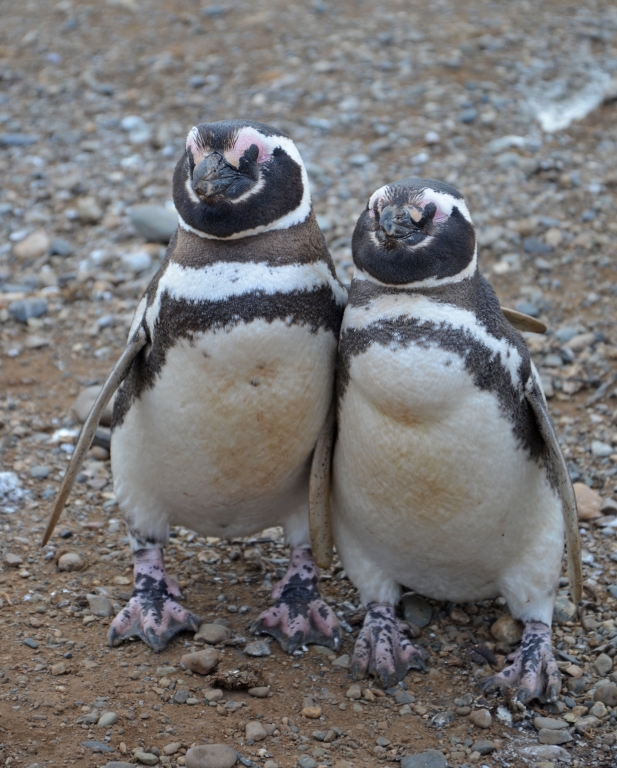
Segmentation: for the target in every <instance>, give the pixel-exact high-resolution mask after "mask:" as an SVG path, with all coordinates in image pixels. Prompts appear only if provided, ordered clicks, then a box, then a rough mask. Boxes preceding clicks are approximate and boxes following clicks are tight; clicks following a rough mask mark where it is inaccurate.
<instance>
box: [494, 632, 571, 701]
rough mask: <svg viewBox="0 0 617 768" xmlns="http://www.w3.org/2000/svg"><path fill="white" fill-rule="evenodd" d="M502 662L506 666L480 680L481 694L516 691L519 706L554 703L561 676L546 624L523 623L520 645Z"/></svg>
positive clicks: (559, 688)
mask: <svg viewBox="0 0 617 768" xmlns="http://www.w3.org/2000/svg"><path fill="white" fill-rule="evenodd" d="M506 662H507V663H508V666H506V667H504V669H502V670H501V672H498V673H497V674H496V675H492V676H491V677H486V678H484V679H483V680H481V681H480V685H481V687H482V689H483V690H484V691H486V692H488V691H494V690H499V689H502V688H505V687H508V688H516V698H517V699H518V701H520V702H521V703H522V704H528V703H529V702H530V701H532V699H539V700H540V701H556V699H557V695H558V694H559V691H560V690H561V674H560V673H559V670H558V668H557V662H556V661H555V657H554V655H553V648H552V644H551V628H550V627H549V626H548V625H546V624H543V623H542V622H541V621H530V622H527V623H526V624H525V630H524V632H523V637H522V639H521V644H520V646H519V647H518V648H517V649H516V651H514V652H513V653H511V654H510V655H509V656H508V657H507V659H506Z"/></svg>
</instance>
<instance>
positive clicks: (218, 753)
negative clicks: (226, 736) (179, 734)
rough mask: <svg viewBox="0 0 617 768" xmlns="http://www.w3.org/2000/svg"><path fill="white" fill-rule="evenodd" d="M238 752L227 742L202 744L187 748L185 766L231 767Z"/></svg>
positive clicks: (191, 767)
mask: <svg viewBox="0 0 617 768" xmlns="http://www.w3.org/2000/svg"><path fill="white" fill-rule="evenodd" d="M237 760H238V753H237V752H236V750H235V749H234V748H233V747H230V746H228V745H227V744H204V745H203V746H199V747H193V748H192V749H189V751H188V752H187V753H186V757H185V763H184V764H185V765H186V768H232V766H234V765H235V764H236V761H237Z"/></svg>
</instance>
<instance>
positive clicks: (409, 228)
mask: <svg viewBox="0 0 617 768" xmlns="http://www.w3.org/2000/svg"><path fill="white" fill-rule="evenodd" d="M436 210H437V207H436V205H435V204H434V203H428V205H426V206H425V208H424V211H422V213H420V212H418V211H416V210H412V211H411V212H410V211H409V210H408V209H407V208H403V206H401V205H394V204H392V205H387V206H386V207H385V208H384V209H383V210H382V212H381V215H380V216H379V227H380V231H381V232H382V233H383V235H385V239H386V241H390V242H392V241H393V240H404V242H405V244H407V245H417V244H418V243H419V242H421V241H422V240H424V238H425V237H426V234H427V233H426V232H424V231H423V229H424V227H426V226H427V225H428V224H430V223H431V222H432V220H433V218H434V216H435V212H436ZM383 235H382V236H383Z"/></svg>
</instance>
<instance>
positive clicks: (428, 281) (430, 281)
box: [354, 233, 478, 291]
mask: <svg viewBox="0 0 617 768" xmlns="http://www.w3.org/2000/svg"><path fill="white" fill-rule="evenodd" d="M371 235H372V236H373V239H374V242H375V243H376V244H377V245H379V243H378V241H377V238H376V237H375V236H374V233H371ZM428 240H429V238H426V240H423V241H422V243H419V244H418V245H415V246H413V248H414V249H419V248H420V246H421V245H423V244H426V243H427V241H428ZM477 269H478V247H477V246H476V248H475V250H474V254H473V259H472V260H471V261H470V262H469V264H468V265H467V266H466V267H465V269H462V270H461V271H460V272H458V273H457V274H456V275H451V276H450V277H427V278H425V279H424V280H417V281H416V282H415V283H402V284H400V285H389V284H387V283H382V282H381V281H380V280H377V279H376V278H374V277H373V276H372V275H369V274H368V272H365V271H364V270H362V269H358V267H355V268H354V277H356V278H357V279H358V280H369V281H370V282H372V283H375V284H376V285H388V287H389V288H400V289H401V290H404V291H408V290H414V289H417V288H439V286H440V285H451V284H452V283H461V282H462V281H463V280H467V279H468V278H470V277H473V276H474V275H475V273H476V270H477Z"/></svg>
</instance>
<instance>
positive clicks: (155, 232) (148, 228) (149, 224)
mask: <svg viewBox="0 0 617 768" xmlns="http://www.w3.org/2000/svg"><path fill="white" fill-rule="evenodd" d="M127 215H128V217H129V220H130V222H131V224H132V225H133V226H134V227H135V229H136V230H137V231H138V232H139V233H140V235H142V236H143V237H145V238H146V240H148V241H150V242H156V243H164V244H167V243H168V242H169V241H170V240H171V238H172V235H173V234H174V232H175V231H176V229H177V228H178V214H177V213H176V212H175V211H171V210H169V208H166V207H165V206H164V205H152V204H149V203H145V204H143V205H133V206H131V207H130V208H128V209H127Z"/></svg>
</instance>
